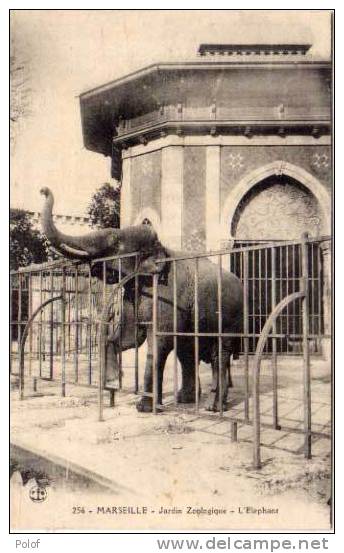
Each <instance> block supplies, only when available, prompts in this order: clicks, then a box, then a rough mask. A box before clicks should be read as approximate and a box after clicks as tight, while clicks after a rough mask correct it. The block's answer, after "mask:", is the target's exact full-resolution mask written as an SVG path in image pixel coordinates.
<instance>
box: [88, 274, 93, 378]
mask: <svg viewBox="0 0 344 553" xmlns="http://www.w3.org/2000/svg"><path fill="white" fill-rule="evenodd" d="M87 340H88V347H87V357H88V383H89V384H92V275H91V265H89V271H88V324H87Z"/></svg>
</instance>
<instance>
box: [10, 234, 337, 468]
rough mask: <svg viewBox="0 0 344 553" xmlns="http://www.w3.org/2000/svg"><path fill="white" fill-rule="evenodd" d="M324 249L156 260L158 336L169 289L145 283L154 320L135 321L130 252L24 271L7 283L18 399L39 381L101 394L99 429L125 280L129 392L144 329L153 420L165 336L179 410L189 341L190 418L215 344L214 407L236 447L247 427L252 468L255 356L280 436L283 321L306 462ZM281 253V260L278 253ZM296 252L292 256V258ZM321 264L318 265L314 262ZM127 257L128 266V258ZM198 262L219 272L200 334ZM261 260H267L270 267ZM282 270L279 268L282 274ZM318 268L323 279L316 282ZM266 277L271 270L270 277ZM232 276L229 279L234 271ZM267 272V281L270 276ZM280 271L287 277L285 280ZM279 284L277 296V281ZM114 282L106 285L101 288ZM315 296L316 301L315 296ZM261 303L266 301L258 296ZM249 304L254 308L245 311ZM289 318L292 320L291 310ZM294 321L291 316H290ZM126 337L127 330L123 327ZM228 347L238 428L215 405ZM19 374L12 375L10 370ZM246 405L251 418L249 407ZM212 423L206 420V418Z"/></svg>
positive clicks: (256, 415)
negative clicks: (188, 304) (187, 308)
mask: <svg viewBox="0 0 344 553" xmlns="http://www.w3.org/2000/svg"><path fill="white" fill-rule="evenodd" d="M328 240H330V238H329V237H322V238H317V239H312V238H308V237H304V238H303V240H292V241H287V242H286V241H283V242H275V241H274V242H269V243H264V244H262V243H259V244H250V245H246V244H245V245H239V246H238V245H235V246H234V247H233V249H226V248H225V249H223V250H220V251H216V252H206V253H204V254H196V255H190V254H185V255H183V256H178V257H173V258H162V259H159V260H155V261H156V263H157V264H158V265H159V264H165V266H166V267H167V270H166V271H165V273H166V274H167V275H168V281H169V293H170V296H169V298H168V300H169V305H170V314H169V317H170V323H171V328H170V329H169V330H166V329H164V330H162V329H161V322H162V319H161V308H160V305H161V302H162V301H163V300H164V301H165V298H163V296H164V294H163V295H161V293H162V292H161V291H162V290H166V286H165V285H166V283H165V284H162V283H161V280H160V279H161V275H159V274H155V275H144V276H145V279H146V280H145V287H146V288H145V289H146V290H148V292H147V294H148V295H149V296H150V298H151V302H152V320H150V321H141V320H139V316H138V306H139V295H140V290H139V282H140V278H141V276H142V275H141V273H140V272H138V271H139V261H140V259H139V258H140V256H139V254H138V253H137V252H134V253H132V254H128V255H125V256H123V255H121V256H114V257H108V258H102V259H97V260H94V261H93V262H92V263H91V264H89V265H85V264H83V263H80V262H75V263H71V262H52V263H50V264H49V263H48V264H44V265H39V266H33V267H28V268H24V269H21V270H19V271H16V272H12V274H11V307H12V315H11V321H10V324H11V341H10V344H11V359H12V373H13V374H17V375H19V380H20V386H19V388H20V397H21V398H22V399H23V398H24V397H25V393H24V390H25V382H27V379H29V380H30V379H31V380H32V383H33V389H34V390H37V382H38V380H39V379H48V380H50V381H60V383H61V393H62V395H65V394H66V384H68V383H73V384H78V385H87V386H96V387H98V407H99V420H103V408H104V401H103V396H104V390H105V389H108V390H109V392H110V405H114V399H115V391H116V389H120V388H121V384H122V383H121V369H122V330H123V292H122V291H123V290H125V289H126V287H127V285H128V284H129V282H130V281H131V287H132V288H131V290H132V292H131V293H132V294H133V297H132V302H133V306H134V308H133V310H134V319H133V325H134V344H135V345H134V347H135V361H134V363H135V367H134V375H135V376H134V386H133V391H134V392H135V393H138V392H139V391H140V378H139V376H140V374H139V358H138V348H139V345H138V329H139V327H140V326H142V325H146V326H148V327H151V332H152V339H153V351H152V354H153V372H152V376H153V378H152V389H151V390H144V391H143V393H144V395H146V396H148V397H151V398H152V406H153V412H154V413H157V412H158V410H159V408H158V407H159V406H158V368H157V353H158V344H159V340H163V339H164V338H166V337H171V338H172V340H173V350H174V357H173V396H174V403H175V404H177V392H178V356H177V349H178V340H180V339H186V338H187V339H188V340H191V341H193V352H194V371H195V375H194V377H195V408H194V409H195V411H196V412H198V413H199V412H200V401H199V376H200V373H199V363H200V345H202V340H204V339H213V340H215V341H217V357H218V369H217V370H218V373H217V375H218V376H217V378H218V397H219V398H220V401H219V402H218V408H219V416H220V417H222V418H224V417H225V418H228V420H229V421H230V422H231V427H232V432H231V435H232V439H233V440H236V439H237V426H238V423H240V424H242V423H243V422H244V423H247V424H252V425H253V430H254V434H253V444H254V465H255V467H256V468H259V466H260V464H261V461H260V428H261V421H260V407H259V401H260V382H259V374H260V363H261V359H262V356H263V355H265V356H267V357H269V358H270V359H271V365H272V427H273V428H275V429H279V428H280V426H279V417H278V370H277V369H278V363H277V360H278V355H280V354H283V348H282V349H281V348H279V347H278V340H285V337H286V328H285V323H280V321H281V317H283V316H284V317H285V319H284V320H285V321H287V325H289V328H287V336H289V338H293V339H294V340H297V341H298V344H299V346H298V353H299V354H300V355H301V354H302V356H303V374H304V428H303V432H304V435H305V455H306V456H307V457H310V456H311V432H312V429H311V415H310V413H311V378H310V354H311V353H315V351H316V350H315V349H314V347H313V346H312V344H314V343H315V341H316V342H317V344H318V346H317V347H318V349H319V348H320V347H321V341H322V340H324V339H325V338H329V336H326V335H325V333H324V326H323V324H320V322H319V324H315V323H314V320H315V319H314V317H318V319H319V320H320V318H321V317H322V316H323V309H322V307H319V305H320V303H321V302H322V298H320V299H319V294H320V292H319V290H321V289H322V288H321V286H320V284H319V283H320V281H321V279H322V276H323V275H322V269H321V263H320V253H315V252H316V251H318V252H320V249H319V246H320V244H321V243H323V242H325V241H328ZM282 249H284V251H285V252H286V253H285V254H284V255H280V257H278V251H282ZM288 252H294V253H293V254H292V256H291V259H292V262H291V266H292V267H294V265H295V266H297V270H296V268H295V270H294V268H293V271H294V272H293V278H292V279H290V282H289V283H288V275H289V273H288V271H285V270H284V269H285V268H284V263H285V262H286V260H287V259H288V260H289V259H290V257H289V256H290V253H288ZM295 252H297V256H296V254H295ZM316 256H318V257H316ZM131 258H132V259H131ZM203 258H209V259H210V260H213V261H214V262H215V264H216V265H217V268H216V297H217V314H216V323H214V324H213V325H212V326H211V327H210V328H209V327H208V328H206V330H202V329H201V327H200V324H199V323H200V309H202V297H200V293H199V292H200V290H199V283H200V273H199V271H200V263H201V260H202V259H203ZM129 260H130V261H131V263H132V264H131V267H132V269H131V271H130V272H129V273H128V272H127V270H126V267H127V265H126V263H127V262H128V261H129ZM267 260H268V261H267ZM257 262H258V263H261V265H260V266H259V267H258V269H259V271H258V273H259V275H258V278H259V279H260V281H261V283H260V284H259V281H258V290H259V286H260V287H261V290H263V288H264V290H266V289H267V288H266V286H267V280H265V281H264V286H263V285H262V282H263V278H265V277H264V272H268V273H269V274H271V277H268V278H269V282H270V284H269V286H270V287H269V289H268V295H269V300H267V297H266V296H267V294H265V296H264V302H266V303H265V304H264V305H265V306H266V310H265V311H264V313H263V314H262V313H259V314H258V315H259V316H260V319H259V327H258V328H257V327H256V326H255V324H256V323H255V324H253V325H252V320H254V316H253V315H257V314H256V313H252V305H256V303H255V302H254V301H252V296H253V295H254V293H255V292H256V289H255V288H254V287H253V285H252V282H254V280H255V278H256V275H255V274H254V271H255V270H256V269H255V263H257ZM185 263H187V264H188V267H189V272H190V271H191V273H190V274H189V279H190V282H189V284H190V283H191V286H192V294H193V305H194V308H193V312H192V314H193V328H192V327H190V328H189V329H188V331H183V329H181V328H179V322H178V321H179V320H178V309H179V306H178V301H179V294H180V289H178V275H179V271H180V269H181V265H182V264H184V265H185ZM279 263H280V264H281V265H279ZM315 267H318V268H319V267H320V270H319V271H318V273H317V274H316V276H314V271H315V269H314V268H315ZM228 268H232V269H234V272H237V275H238V276H239V278H240V279H241V280H242V284H243V326H242V331H241V332H238V330H235V331H234V332H231V330H230V329H228V328H224V327H223V320H224V319H223V271H225V270H226V269H228ZM268 268H270V269H271V270H270V269H269V270H268V271H267V269H268ZM235 269H236V270H235ZM269 271H270V272H269ZM283 271H284V272H283ZM283 279H286V280H287V285H286V286H285V287H284V286H283V284H280V282H281V281H282V280H283ZM109 280H110V281H111V284H110V285H109V284H108V282H109ZM316 287H318V288H317V290H316V292H315V291H314V290H315V288H316ZM258 297H259V298H260V299H261V301H262V298H263V294H262V293H261V294H260V295H259V294H258ZM314 298H316V302H318V303H317V305H318V311H317V312H314V311H313V313H312V305H313V304H314V305H315V303H316V302H315V299H314ZM250 302H251V303H250ZM296 305H297V306H298V308H297V309H298V311H297V317H299V318H300V321H299V324H298V326H293V325H294V323H295V320H294V319H293V317H292V316H291V313H293V312H294V311H290V310H292V309H294V307H293V306H296ZM288 310H289V311H288ZM295 316H296V315H295ZM115 329H119V338H118V341H119V348H118V353H117V356H118V366H119V369H120V370H119V375H118V385H117V386H113V387H110V388H109V387H108V386H107V382H106V374H107V346H108V340H107V336H108V334H109V332H110V331H112V332H114V331H115ZM124 330H126V329H125V328H124ZM228 338H238V339H240V340H241V354H242V356H243V373H244V398H243V406H244V419H243V420H242V419H240V420H239V419H238V418H235V417H233V416H231V414H230V412H229V413H226V412H224V406H223V402H222V399H221V398H222V397H223V392H224V386H225V385H226V383H225V380H224V373H225V367H223V363H222V358H223V343H224V340H226V339H228ZM253 353H254V354H255V357H254V362H253V371H252V382H253V384H252V387H251V386H250V363H249V357H250V355H252V354H253ZM16 367H17V369H18V370H16ZM67 390H68V388H67ZM251 397H252V403H253V404H252V409H251V408H250V399H251ZM211 416H213V415H211Z"/></svg>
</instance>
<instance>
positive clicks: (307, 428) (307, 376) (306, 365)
mask: <svg viewBox="0 0 344 553" xmlns="http://www.w3.org/2000/svg"><path fill="white" fill-rule="evenodd" d="M307 240H308V235H307V233H304V234H303V235H302V245H301V250H302V254H301V256H302V278H301V285H302V290H303V292H304V294H305V296H304V298H303V299H302V346H303V394H304V398H303V401H304V405H303V407H304V433H305V445H304V454H305V457H306V459H311V457H312V419H311V406H312V403H311V373H310V356H309V343H308V335H309V297H308V292H309V288H308V285H309V282H308V277H309V275H308V243H307Z"/></svg>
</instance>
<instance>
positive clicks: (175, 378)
mask: <svg viewBox="0 0 344 553" xmlns="http://www.w3.org/2000/svg"><path fill="white" fill-rule="evenodd" d="M172 267H173V391H174V403H175V405H177V402H178V356H177V346H178V342H177V340H178V338H177V336H176V332H177V264H176V261H173V262H172Z"/></svg>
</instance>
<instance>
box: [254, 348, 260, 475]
mask: <svg viewBox="0 0 344 553" xmlns="http://www.w3.org/2000/svg"><path fill="white" fill-rule="evenodd" d="M254 360H255V362H256V357H255V358H254ZM259 385H260V363H258V366H256V365H254V366H253V382H252V387H253V389H252V403H253V466H254V468H255V469H260V468H261V466H262V463H261V457H260V390H259Z"/></svg>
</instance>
